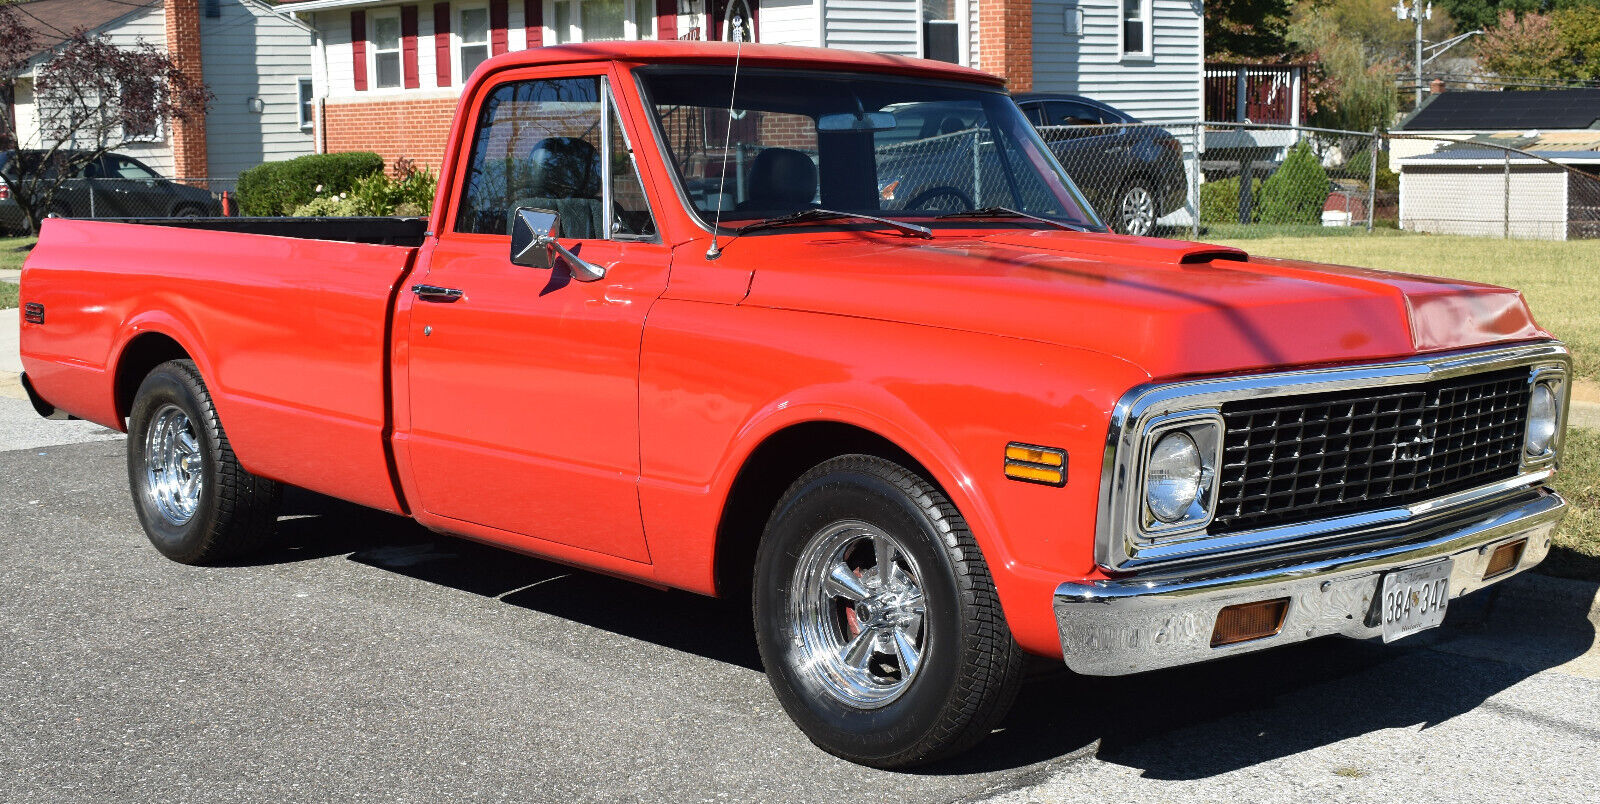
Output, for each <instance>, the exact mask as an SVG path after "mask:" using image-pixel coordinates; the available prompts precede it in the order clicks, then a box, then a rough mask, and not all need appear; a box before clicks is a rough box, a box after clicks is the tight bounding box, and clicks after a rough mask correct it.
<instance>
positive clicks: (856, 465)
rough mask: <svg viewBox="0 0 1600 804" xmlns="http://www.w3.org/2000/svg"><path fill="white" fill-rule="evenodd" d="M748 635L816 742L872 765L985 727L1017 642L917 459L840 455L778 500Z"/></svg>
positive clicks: (1008, 678) (1016, 677) (924, 755)
mask: <svg viewBox="0 0 1600 804" xmlns="http://www.w3.org/2000/svg"><path fill="white" fill-rule="evenodd" d="M754 581H755V590H754V609H755V622H756V641H757V645H758V647H759V648H760V650H761V659H762V663H763V664H764V665H765V667H766V670H767V678H768V680H769V681H770V682H771V684H772V688H773V691H774V692H775V693H776V694H777V697H778V700H779V702H780V703H782V704H783V708H784V710H785V711H787V712H788V713H789V716H790V717H791V718H793V719H794V721H795V723H796V724H798V725H799V726H800V729H801V730H802V731H804V732H805V734H806V736H807V737H809V738H810V739H811V741H812V742H813V743H816V745H817V746H818V747H820V748H822V749H823V750H824V751H827V752H828V753H831V754H834V755H835V756H839V757H842V758H844V759H847V760H850V761H851V762H857V763H860V764H863V765H871V766H875V767H879V768H905V767H911V766H915V765H921V764H925V763H928V762H933V761H935V760H939V759H943V758H945V757H948V756H950V755H952V754H955V753H957V752H960V751H962V750H965V749H966V748H968V747H970V746H972V745H973V744H974V743H977V742H978V741H979V740H981V739H983V738H984V737H985V736H987V735H988V734H989V732H990V731H991V730H992V729H993V727H994V725H995V724H996V723H998V722H999V720H1000V719H1001V718H1002V717H1004V716H1005V714H1006V711H1007V710H1008V709H1009V708H1010V706H1011V702H1012V700H1013V698H1014V697H1015V696H1016V692H1017V687H1018V685H1019V684H1020V680H1021V674H1022V663H1023V654H1022V651H1021V649H1020V648H1019V647H1018V646H1017V644H1016V641H1015V640H1014V639H1012V636H1011V631H1010V629H1009V628H1007V626H1006V621H1005V615H1004V614H1003V613H1002V612H1001V610H1000V601H999V598H998V597H997V596H996V594H995V589H994V581H993V579H992V578H991V577H990V575H989V569H988V566H987V565H986V564H985V563H984V560H983V555H982V554H981V553H980V552H979V551H978V546H977V544H976V543H975V542H974V541H973V538H972V534H971V533H970V532H969V531H968V529H967V525H966V522H965V520H963V519H962V518H961V514H960V512H958V511H956V509H955V506H953V505H951V503H950V501H949V500H948V499H946V498H945V496H944V495H943V494H942V493H941V492H940V491H939V490H938V489H936V488H934V487H933V486H932V485H931V484H930V483H928V482H927V481H926V480H925V479H923V478H922V477H920V476H918V475H917V474H915V473H913V472H911V471H909V470H907V469H905V468H904V467H901V466H899V465H897V464H894V463H891V462H889V461H886V460H883V459H881V458H876V457H871V456H866V455H847V456H844V457H840V458H834V459H832V460H829V461H826V462H824V463H822V464H820V465H818V466H817V467H816V468H814V469H812V470H811V471H809V472H807V473H806V474H805V475H804V476H802V477H801V478H800V479H799V480H797V481H795V483H794V485H793V486H791V487H790V488H789V491H788V493H786V494H785V495H784V497H783V499H782V500H781V501H780V502H779V503H778V506H777V508H776V509H775V510H774V512H773V514H772V517H771V519H770V520H769V521H768V523H767V527H766V532H765V533H764V534H763V535H762V538H761V546H760V548H759V550H758V552H757V555H756V568H755V578H754Z"/></svg>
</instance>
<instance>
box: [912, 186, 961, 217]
mask: <svg viewBox="0 0 1600 804" xmlns="http://www.w3.org/2000/svg"><path fill="white" fill-rule="evenodd" d="M905 208H906V209H907V210H916V211H927V212H965V211H967V210H969V209H977V205H975V204H973V203H972V196H970V195H967V194H966V193H964V192H961V191H960V190H958V189H956V188H954V187H951V186H950V185H948V184H941V185H939V186H937V187H929V188H928V189H926V190H923V191H922V192H920V193H917V194H916V195H915V196H914V197H912V199H911V200H910V201H907V202H906V206H905Z"/></svg>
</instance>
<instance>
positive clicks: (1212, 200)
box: [1200, 176, 1261, 223]
mask: <svg viewBox="0 0 1600 804" xmlns="http://www.w3.org/2000/svg"><path fill="white" fill-rule="evenodd" d="M1260 195H1261V180H1260V179H1252V180H1251V181H1250V197H1251V204H1250V210H1251V218H1255V217H1256V208H1255V199H1257V198H1259V197H1260ZM1200 220H1201V221H1203V222H1205V223H1238V222H1239V177H1238V176H1234V177H1232V178H1227V179H1218V180H1217V181H1208V182H1206V183H1205V184H1202V185H1200Z"/></svg>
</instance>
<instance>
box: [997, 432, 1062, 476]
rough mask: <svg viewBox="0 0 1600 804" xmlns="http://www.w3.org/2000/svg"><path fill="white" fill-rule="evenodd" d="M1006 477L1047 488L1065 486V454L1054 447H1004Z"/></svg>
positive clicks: (1026, 445) (1016, 445)
mask: <svg viewBox="0 0 1600 804" xmlns="http://www.w3.org/2000/svg"><path fill="white" fill-rule="evenodd" d="M1006 477H1009V478H1011V479H1012V480H1024V481H1027V482H1029V483H1044V484H1045V485H1049V486H1065V485H1066V484H1067V452H1066V450H1061V449H1055V448H1054V447H1039V446H1034V445H1033V444H1019V443H1017V442H1015V441H1013V442H1011V443H1010V444H1007V445H1006Z"/></svg>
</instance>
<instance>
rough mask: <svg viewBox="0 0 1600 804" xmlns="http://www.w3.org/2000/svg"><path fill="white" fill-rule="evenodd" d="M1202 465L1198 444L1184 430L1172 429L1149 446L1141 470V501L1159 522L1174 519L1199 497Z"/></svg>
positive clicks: (1178, 517) (1187, 510) (1187, 509)
mask: <svg viewBox="0 0 1600 804" xmlns="http://www.w3.org/2000/svg"><path fill="white" fill-rule="evenodd" d="M1201 474H1202V466H1201V460H1200V448H1199V447H1197V446H1195V443H1194V439H1193V438H1190V437H1189V434H1188V433H1185V432H1183V431H1181V430H1174V431H1173V432H1170V433H1167V434H1166V435H1164V436H1162V437H1161V440H1160V441H1157V442H1156V446H1155V449H1152V450H1150V465H1149V468H1148V469H1147V470H1146V473H1145V484H1144V488H1145V504H1146V505H1149V506H1150V513H1152V514H1155V515H1156V518H1157V519H1159V520H1161V521H1162V522H1168V523H1171V522H1177V521H1179V520H1182V519H1183V518H1184V516H1186V515H1187V514H1188V513H1189V508H1190V507H1191V506H1193V505H1194V504H1195V501H1196V500H1198V499H1199V498H1200V492H1201V484H1200V481H1201Z"/></svg>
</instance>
